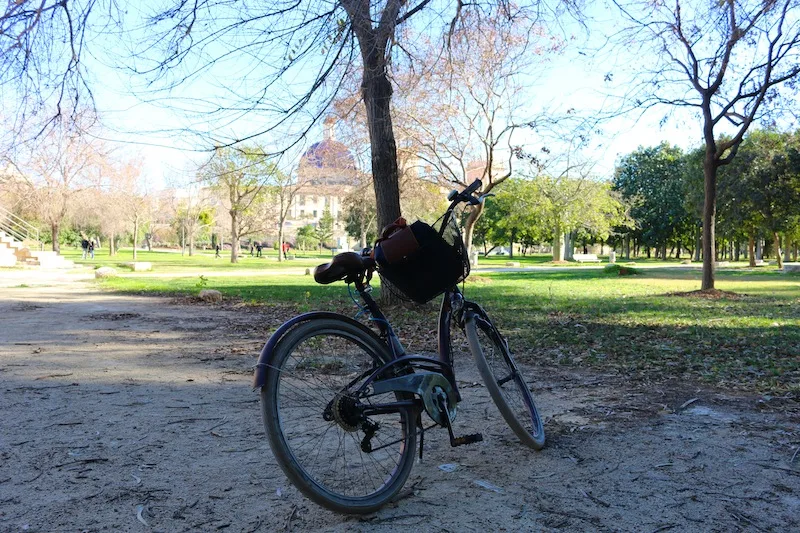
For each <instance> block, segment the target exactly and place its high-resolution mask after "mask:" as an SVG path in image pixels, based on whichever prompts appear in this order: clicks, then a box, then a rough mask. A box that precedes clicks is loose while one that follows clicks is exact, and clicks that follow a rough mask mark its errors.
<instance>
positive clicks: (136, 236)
mask: <svg viewBox="0 0 800 533" xmlns="http://www.w3.org/2000/svg"><path fill="white" fill-rule="evenodd" d="M138 241H139V217H136V218H135V219H134V221H133V260H134V261H136V244H137V242H138Z"/></svg>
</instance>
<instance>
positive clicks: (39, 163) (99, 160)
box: [10, 123, 108, 252]
mask: <svg viewBox="0 0 800 533" xmlns="http://www.w3.org/2000/svg"><path fill="white" fill-rule="evenodd" d="M16 154H19V155H15V156H12V157H13V159H12V160H10V161H11V162H12V163H13V164H14V166H15V167H16V168H17V170H18V171H19V175H21V176H24V177H25V180H26V181H25V183H26V185H27V191H26V195H25V199H26V200H27V203H28V207H29V210H32V211H34V212H35V213H36V214H37V217H38V218H39V220H40V221H41V222H42V223H44V224H47V226H48V227H49V228H50V231H51V235H52V239H53V250H54V251H56V252H58V251H60V246H59V235H60V233H61V229H62V227H63V225H64V224H65V222H66V221H67V220H68V217H69V215H70V213H71V211H72V209H73V207H74V203H75V200H76V198H77V197H78V195H80V194H81V193H82V192H83V191H84V190H86V189H88V188H92V187H97V186H98V185H99V183H100V181H101V178H102V175H103V172H104V170H105V166H106V164H107V161H106V159H107V157H108V151H107V150H106V148H105V147H104V146H103V145H102V144H101V143H100V142H98V141H97V140H94V139H92V138H90V137H89V136H88V135H87V134H86V133H85V132H84V131H83V130H81V129H79V128H78V127H76V126H75V125H72V126H71V127H68V126H67V125H66V124H63V123H62V124H59V125H58V127H56V128H54V129H51V130H50V131H48V132H47V134H46V135H43V136H41V137H38V138H37V139H35V140H34V141H30V142H28V143H26V144H25V145H23V146H20V147H18V148H17V150H16Z"/></svg>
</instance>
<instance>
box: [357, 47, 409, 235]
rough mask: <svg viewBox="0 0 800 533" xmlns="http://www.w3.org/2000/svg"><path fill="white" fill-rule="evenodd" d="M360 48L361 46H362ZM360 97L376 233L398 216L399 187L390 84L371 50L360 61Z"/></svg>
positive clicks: (380, 56)
mask: <svg viewBox="0 0 800 533" xmlns="http://www.w3.org/2000/svg"><path fill="white" fill-rule="evenodd" d="M362 49H363V45H362ZM364 59H365V61H364V80H363V82H362V84H361V94H362V96H363V98H364V105H365V106H366V110H367V126H368V128H369V141H370V148H371V150H370V151H371V154H372V176H373V186H374V188H375V201H376V205H377V211H378V228H377V229H378V232H380V229H381V228H383V227H386V226H388V225H389V224H391V223H392V222H394V221H395V220H396V219H397V218H398V217H400V188H399V176H398V171H397V146H396V144H395V140H394V130H393V128H392V117H391V113H390V111H389V102H390V101H391V98H392V85H391V83H389V80H388V79H387V77H386V60H385V58H384V57H383V54H379V53H376V51H375V50H374V49H373V50H371V51H370V52H369V53H368V55H367V57H365V58H364Z"/></svg>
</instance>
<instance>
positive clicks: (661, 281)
mask: <svg viewBox="0 0 800 533" xmlns="http://www.w3.org/2000/svg"><path fill="white" fill-rule="evenodd" d="M201 279H205V280H206V281H205V282H204V285H203V286H204V287H206V288H211V289H217V290H219V291H221V292H222V293H223V295H225V296H226V297H229V298H230V297H234V298H240V299H241V300H243V301H246V302H259V303H262V304H265V305H269V306H273V305H274V306H282V308H283V309H285V308H286V307H287V306H289V307H291V308H292V309H294V310H296V311H297V312H301V311H307V310H312V309H326V310H339V311H343V312H345V313H346V314H350V315H354V314H355V311H356V310H355V309H354V306H353V305H352V302H351V301H350V299H349V298H348V295H347V289H346V287H345V286H344V284H342V283H336V284H332V285H326V286H323V285H318V284H316V283H314V282H313V279H312V278H311V277H310V276H304V275H289V274H278V273H272V274H270V273H260V274H256V273H254V274H253V275H248V276H236V277H234V276H225V275H222V274H220V275H217V276H215V275H214V273H213V272H207V273H205V274H203V278H201ZM98 283H100V284H101V286H103V287H105V288H109V289H113V290H123V291H128V292H137V293H139V292H147V293H150V292H157V293H162V294H196V293H197V292H199V290H200V287H199V285H200V284H199V282H198V276H197V275H192V276H185V277H168V278H165V277H157V276H153V275H151V276H144V275H142V276H137V277H133V276H122V277H120V278H115V279H109V280H102V281H99V282H98ZM374 285H376V286H378V285H379V283H378V282H377V280H376V281H375V283H374ZM699 287H700V271H699V270H694V269H681V268H648V269H642V270H641V271H640V273H639V274H638V275H636V276H617V275H612V276H609V275H608V274H606V273H604V272H603V271H602V270H600V269H574V268H568V269H560V270H552V271H550V270H548V271H530V272H513V273H508V272H505V273H484V272H481V273H480V275H479V276H476V277H475V278H474V279H473V280H471V281H468V282H467V283H466V284H465V285H464V290H465V294H466V297H467V298H469V299H471V300H475V301H477V302H479V303H480V304H481V305H483V306H484V307H485V308H486V309H487V310H488V311H489V313H490V314H491V315H492V316H493V317H494V319H495V321H496V322H497V324H498V326H499V327H500V328H501V330H503V331H504V333H506V335H507V337H508V339H509V342H510V345H511V347H512V350H513V351H514V353H515V354H517V356H518V357H519V358H520V359H521V360H527V361H531V362H535V363H538V364H543V365H576V366H581V367H585V366H590V367H596V368H598V369H600V370H601V371H615V372H619V373H622V374H624V375H626V376H628V377H629V378H630V379H647V380H652V379H662V378H663V379H666V378H675V377H678V378H685V379H696V380H698V379H699V380H705V381H708V382H710V383H713V384H715V385H719V386H724V387H731V388H742V389H745V390H759V391H772V392H776V393H785V392H787V391H790V392H791V393H793V394H798V393H800V358H799V357H798V352H797V347H798V346H800V279H798V278H797V277H795V276H787V275H784V274H782V273H779V272H777V271H775V270H773V271H772V272H770V271H764V270H758V271H752V272H748V271H739V270H737V271H721V272H719V273H718V274H717V288H718V289H720V290H721V291H722V292H720V293H719V294H718V295H717V296H718V298H717V297H715V298H714V299H710V298H689V297H676V295H675V294H676V293H689V292H690V291H695V290H696V289H698V288H699ZM726 292H729V293H733V294H734V295H735V296H731V295H728V294H726ZM437 312H438V299H437V300H435V301H434V302H432V303H429V304H427V305H425V306H412V305H401V306H397V307H395V308H393V309H390V310H387V314H388V315H389V318H390V319H391V320H392V323H393V324H394V325H395V327H396V329H397V331H398V332H399V334H400V336H401V338H402V339H403V340H404V342H406V344H407V345H408V346H409V349H410V350H411V351H414V352H424V351H433V350H435V349H436V348H435V347H436V313H437Z"/></svg>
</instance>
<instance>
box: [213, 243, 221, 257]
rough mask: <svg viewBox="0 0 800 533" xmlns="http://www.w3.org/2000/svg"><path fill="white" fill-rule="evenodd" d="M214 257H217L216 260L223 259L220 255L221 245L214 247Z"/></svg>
mask: <svg viewBox="0 0 800 533" xmlns="http://www.w3.org/2000/svg"><path fill="white" fill-rule="evenodd" d="M214 257H215V258H216V257H221V256H220V255H219V244H216V245H215V246H214Z"/></svg>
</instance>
